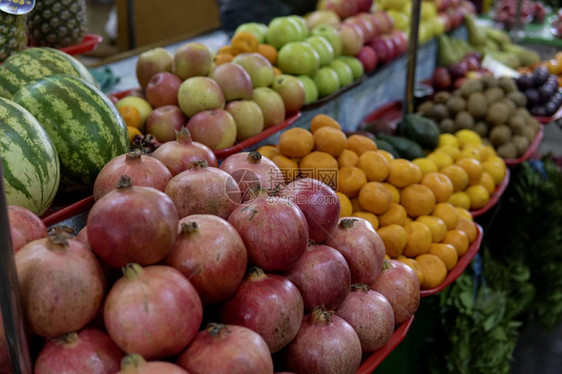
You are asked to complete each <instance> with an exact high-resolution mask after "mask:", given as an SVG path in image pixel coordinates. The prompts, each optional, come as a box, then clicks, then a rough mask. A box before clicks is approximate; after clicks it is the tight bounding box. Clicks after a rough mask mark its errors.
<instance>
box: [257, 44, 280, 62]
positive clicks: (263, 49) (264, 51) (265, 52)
mask: <svg viewBox="0 0 562 374" xmlns="http://www.w3.org/2000/svg"><path fill="white" fill-rule="evenodd" d="M258 53H259V54H260V55H262V56H263V57H265V58H267V59H268V60H269V62H271V64H272V65H275V62H277V50H276V49H275V47H274V46H272V45H269V44H259V45H258Z"/></svg>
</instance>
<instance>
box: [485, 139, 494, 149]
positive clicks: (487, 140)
mask: <svg viewBox="0 0 562 374" xmlns="http://www.w3.org/2000/svg"><path fill="white" fill-rule="evenodd" d="M482 145H488V146H490V147H492V148H493V147H494V145H493V144H492V142H491V141H490V139H488V138H482Z"/></svg>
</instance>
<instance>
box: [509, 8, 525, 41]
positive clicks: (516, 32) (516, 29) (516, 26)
mask: <svg viewBox="0 0 562 374" xmlns="http://www.w3.org/2000/svg"><path fill="white" fill-rule="evenodd" d="M522 5H523V0H517V5H516V7H515V22H514V23H513V32H512V33H511V34H512V37H513V39H514V40H515V41H518V40H519V39H521V35H520V33H521V31H522V30H523V25H522V23H521V7H522Z"/></svg>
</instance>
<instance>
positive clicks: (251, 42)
mask: <svg viewBox="0 0 562 374" xmlns="http://www.w3.org/2000/svg"><path fill="white" fill-rule="evenodd" d="M242 53H259V54H261V55H262V56H264V57H265V58H267V59H268V60H269V62H271V64H272V65H275V63H276V62H277V50H276V49H275V47H273V46H271V45H269V44H265V43H260V42H259V40H258V38H257V37H256V36H255V35H254V34H252V33H251V32H248V31H240V32H237V33H236V34H234V36H233V37H232V39H231V40H230V45H225V46H223V47H221V48H219V50H218V51H217V53H216V55H215V64H216V65H220V64H224V63H227V62H230V61H232V60H233V59H234V56H236V55H239V54H242ZM274 70H275V73H276V74H281V71H280V70H279V69H278V68H275V67H274Z"/></svg>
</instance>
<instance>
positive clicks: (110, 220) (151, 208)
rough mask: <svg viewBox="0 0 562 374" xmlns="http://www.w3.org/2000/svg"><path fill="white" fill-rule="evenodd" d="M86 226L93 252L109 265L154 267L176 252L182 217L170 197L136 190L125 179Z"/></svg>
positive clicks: (92, 212) (98, 205)
mask: <svg viewBox="0 0 562 374" xmlns="http://www.w3.org/2000/svg"><path fill="white" fill-rule="evenodd" d="M86 226H87V227H88V230H87V235H88V241H89V242H90V246H91V247H92V250H93V251H94V252H96V254H97V255H98V256H99V257H100V258H101V259H102V260H103V261H104V262H105V263H107V264H108V265H110V266H113V267H121V266H125V265H126V264H127V263H129V262H136V263H139V264H140V265H143V266H144V265H152V264H155V263H157V262H159V261H161V260H163V259H164V257H166V255H167V254H168V252H170V249H172V244H173V243H174V240H175V239H176V232H177V227H178V213H177V211H176V208H175V206H174V203H173V202H172V200H171V199H170V198H169V197H168V196H166V194H164V193H163V192H161V191H158V190H156V189H154V188H152V187H142V186H133V184H132V183H131V178H129V177H128V176H126V175H123V176H122V177H121V179H120V180H119V183H118V186H117V189H116V190H114V191H111V192H109V193H108V194H107V195H105V196H104V197H102V198H101V199H99V200H98V201H96V203H95V204H94V206H93V207H92V209H91V210H90V213H89V214H88V219H87V221H86Z"/></svg>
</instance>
